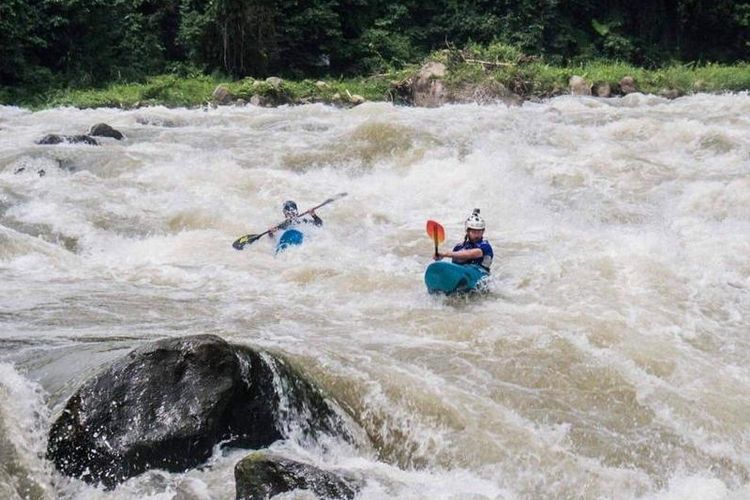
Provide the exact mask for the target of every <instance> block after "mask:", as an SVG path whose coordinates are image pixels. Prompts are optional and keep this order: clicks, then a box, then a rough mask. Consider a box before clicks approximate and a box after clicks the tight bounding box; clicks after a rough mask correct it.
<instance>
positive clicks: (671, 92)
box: [659, 88, 683, 99]
mask: <svg viewBox="0 0 750 500" xmlns="http://www.w3.org/2000/svg"><path fill="white" fill-rule="evenodd" d="M659 96H661V97H666V98H667V99H677V98H678V97H682V96H683V93H682V92H680V90H678V89H670V88H663V89H661V90H659Z"/></svg>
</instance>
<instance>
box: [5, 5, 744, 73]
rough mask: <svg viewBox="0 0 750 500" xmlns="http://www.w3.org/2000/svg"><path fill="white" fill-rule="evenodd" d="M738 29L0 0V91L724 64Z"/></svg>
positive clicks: (694, 21)
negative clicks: (478, 53)
mask: <svg viewBox="0 0 750 500" xmlns="http://www.w3.org/2000/svg"><path fill="white" fill-rule="evenodd" d="M749 27H750V2H737V1H732V0H710V1H709V0H652V1H650V2H630V1H625V0H605V1H603V2H602V1H599V2H594V1H592V0H569V1H565V2H563V1H560V0H492V1H491V0H433V1H431V2H424V1H421V0H391V1H385V0H3V1H2V2H0V86H5V87H21V86H25V87H36V86H38V87H43V88H49V87H52V86H74V87H77V86H92V85H100V84H104V83H110V82H125V81H138V80H142V79H144V78H145V77H147V76H149V75H154V74H159V73H165V72H167V73H173V74H180V75H181V76H185V75H186V74H192V75H197V74H201V73H211V72H218V73H222V74H227V75H230V76H233V77H243V76H254V77H262V76H267V75H270V74H274V75H279V76H286V77H289V76H291V77H297V78H299V77H303V76H309V77H315V76H320V75H354V74H372V73H378V72H382V71H384V70H389V69H394V68H400V67H403V66H404V65H405V64H407V63H414V62H418V61H419V60H420V59H421V58H422V57H424V56H425V55H426V54H427V53H429V52H430V51H432V50H435V49H437V48H440V47H445V46H453V47H456V46H459V47H461V46H466V45H469V44H479V45H489V44H492V43H496V42H502V43H503V44H507V45H511V46H514V47H517V48H518V49H520V51H523V52H524V53H526V54H532V55H541V56H544V58H545V60H546V61H548V62H553V63H558V62H559V63H563V62H571V61H573V62H575V61H583V60H591V59H598V58H603V59H610V60H612V59H615V60H619V61H623V62H626V63H630V64H635V65H638V66H643V67H659V66H662V65H665V64H667V63H673V62H675V61H683V62H701V63H705V62H711V61H713V62H723V63H735V62H738V61H742V60H747V58H748V55H749V54H750V38H749V37H748V33H749Z"/></svg>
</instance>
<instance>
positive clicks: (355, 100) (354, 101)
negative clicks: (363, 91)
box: [349, 94, 367, 106]
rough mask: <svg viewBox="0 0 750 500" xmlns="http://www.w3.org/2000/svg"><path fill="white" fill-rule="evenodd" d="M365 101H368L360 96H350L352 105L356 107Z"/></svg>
mask: <svg viewBox="0 0 750 500" xmlns="http://www.w3.org/2000/svg"><path fill="white" fill-rule="evenodd" d="M365 101H367V99H365V98H364V97H362V96H361V95H359V94H352V95H351V96H349V102H350V103H352V104H353V105H354V106H359V105H360V104H362V103H364V102H365Z"/></svg>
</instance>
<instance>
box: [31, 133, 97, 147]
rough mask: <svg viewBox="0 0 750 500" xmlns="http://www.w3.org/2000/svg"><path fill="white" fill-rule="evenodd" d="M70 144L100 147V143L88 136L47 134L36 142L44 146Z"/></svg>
mask: <svg viewBox="0 0 750 500" xmlns="http://www.w3.org/2000/svg"><path fill="white" fill-rule="evenodd" d="M64 142H67V143H70V144H80V143H83V144H89V145H90V146H98V145H99V143H98V142H97V141H96V139H94V138H93V137H89V136H88V135H58V134H47V135H45V136H44V137H42V138H41V139H39V140H38V141H36V143H37V144H42V145H52V144H61V143H64Z"/></svg>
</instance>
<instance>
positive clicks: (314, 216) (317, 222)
mask: <svg viewBox="0 0 750 500" xmlns="http://www.w3.org/2000/svg"><path fill="white" fill-rule="evenodd" d="M310 215H311V216H312V219H313V220H312V223H313V224H314V225H316V226H318V227H320V226H322V225H323V219H321V218H320V217H318V215H317V214H316V213H315V210H311V211H310Z"/></svg>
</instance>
